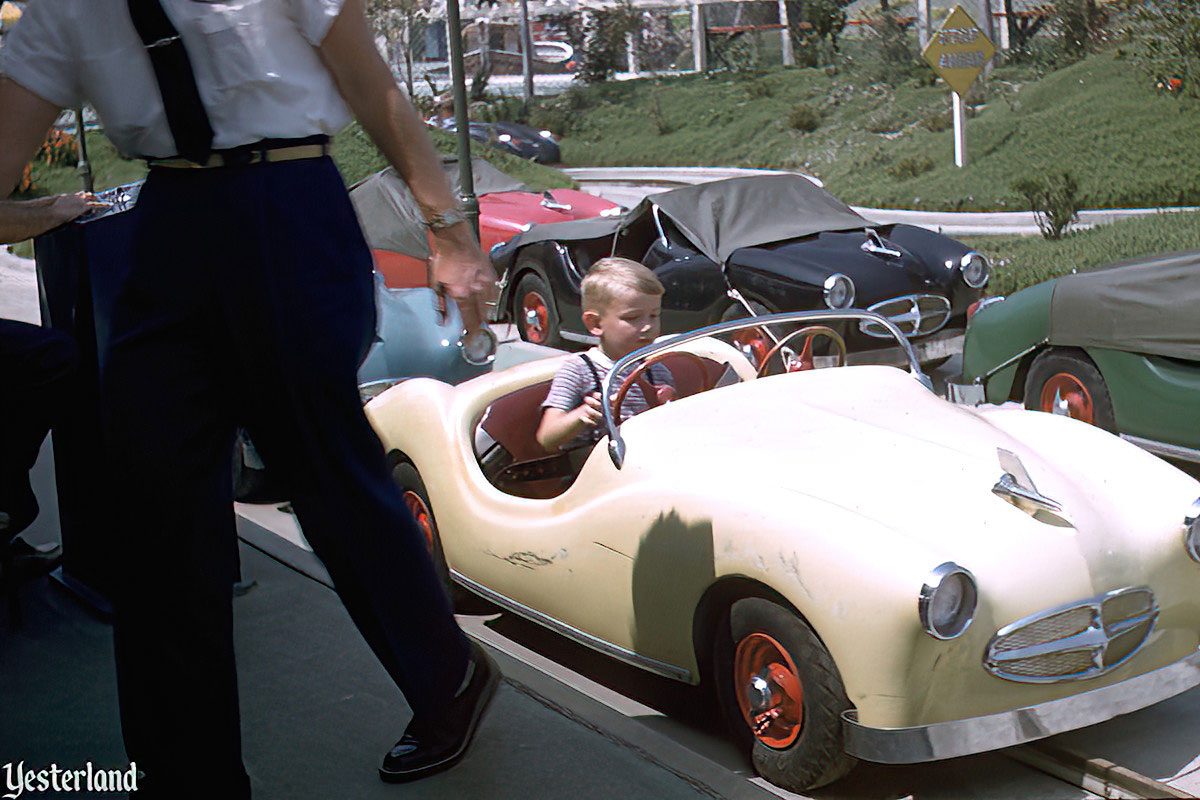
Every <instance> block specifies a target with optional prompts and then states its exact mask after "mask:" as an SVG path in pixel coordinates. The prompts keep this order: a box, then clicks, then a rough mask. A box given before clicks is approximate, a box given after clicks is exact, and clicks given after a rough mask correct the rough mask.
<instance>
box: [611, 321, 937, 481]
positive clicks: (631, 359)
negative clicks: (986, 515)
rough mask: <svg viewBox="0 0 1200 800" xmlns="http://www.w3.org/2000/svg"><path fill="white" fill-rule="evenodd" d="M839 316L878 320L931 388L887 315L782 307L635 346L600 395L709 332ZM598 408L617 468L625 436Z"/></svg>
mask: <svg viewBox="0 0 1200 800" xmlns="http://www.w3.org/2000/svg"><path fill="white" fill-rule="evenodd" d="M842 320H849V321H854V320H868V321H871V322H875V323H878V324H879V325H880V326H881V327H883V328H884V329H886V330H887V331H888V332H889V333H890V334H891V335H892V337H893V338H894V339H895V340H896V342H897V343H898V344H899V346H900V349H901V351H902V352H903V353H904V355H905V357H907V359H908V371H909V373H910V374H912V376H913V377H914V378H915V379H916V380H917V381H918V382H919V383H920V384H921V385H922V386H924V387H925V388H926V389H928V390H929V391H931V392H932V391H933V381H932V380H930V378H929V376H928V375H926V374H925V373H924V371H922V369H921V365H920V363H919V362H918V361H917V353H916V351H915V350H914V349H913V346H912V343H910V342H909V341H908V339H907V338H906V337H905V336H904V334H903V333H901V332H900V329H899V328H898V327H896V325H895V324H894V323H893V322H892V321H891V320H889V319H887V318H886V317H883V316H880V315H879V314H876V313H873V312H871V311H863V310H860V309H856V308H849V309H845V310H838V311H785V312H782V313H779V314H764V315H762V316H756V317H746V318H742V319H735V320H730V321H728V322H720V323H717V324H716V325H709V326H707V327H704V328H697V329H696V330H694V331H689V332H687V333H681V334H679V335H678V336H672V337H670V338H667V339H660V340H658V341H656V342H653V343H651V344H648V345H646V346H645V347H642V348H639V349H637V350H634V351H633V352H632V353H629V354H628V355H626V356H624V357H622V358H620V359H618V360H617V362H616V363H615V364H613V367H612V369H611V370H609V372H608V374H607V375H606V376H604V380H603V381H602V384H603V387H602V391H601V392H600V396H601V397H612V396H613V383H614V381H615V378H616V376H617V375H624V373H625V371H626V368H628V367H629V366H630V365H632V364H634V363H636V362H640V361H643V360H644V359H647V358H650V357H651V356H654V355H657V354H659V353H667V352H670V351H671V350H674V349H676V348H677V347H679V346H680V345H682V344H686V343H688V342H693V341H696V340H697V339H705V338H709V337H712V336H720V335H722V334H727V333H733V332H736V331H740V330H746V329H749V328H761V327H763V326H768V325H780V324H785V325H796V324H803V323H807V322H816V323H827V322H832V321H842ZM601 411H602V414H603V424H602V428H603V430H604V432H605V433H606V434H607V435H608V455H609V458H611V459H612V462H613V466H615V467H616V468H617V469H621V467H622V466H623V465H624V463H625V440H624V439H622V438H621V431H620V426H619V425H618V423H617V419H616V417H615V416H614V415H613V410H612V404H611V403H602V404H601Z"/></svg>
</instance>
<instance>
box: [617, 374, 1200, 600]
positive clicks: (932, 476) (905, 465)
mask: <svg viewBox="0 0 1200 800" xmlns="http://www.w3.org/2000/svg"><path fill="white" fill-rule="evenodd" d="M751 409H752V412H751V411H750V410H751ZM626 429H627V430H628V434H627V435H626V437H625V438H626V446H627V453H626V459H627V460H626V465H627V466H626V468H629V467H630V466H633V467H635V468H637V467H638V466H642V467H644V468H645V469H646V470H647V474H665V475H678V476H686V477H685V478H683V480H685V481H686V482H687V483H689V484H691V485H698V486H708V487H710V491H709V494H711V495H712V496H725V497H728V496H734V497H744V498H753V500H749V499H748V501H747V502H750V503H754V502H755V501H756V500H757V501H758V502H759V504H760V505H759V507H760V509H761V508H768V507H774V508H776V509H778V510H781V511H782V510H783V509H787V508H788V507H789V505H795V506H796V508H803V507H804V504H805V503H809V502H818V503H824V504H832V505H834V506H837V507H839V508H841V509H843V510H845V511H846V512H849V513H850V514H852V515H854V516H855V517H857V518H865V519H868V520H871V521H873V522H874V523H876V524H878V525H879V526H882V527H883V528H884V529H887V530H890V531H892V532H893V533H894V534H899V535H903V536H906V537H909V538H910V539H911V540H912V541H913V543H914V544H916V545H920V546H923V547H925V548H928V549H929V550H931V551H932V552H934V553H941V554H943V555H944V556H945V557H946V558H947V560H956V559H959V558H962V559H966V561H963V562H961V563H964V565H965V566H968V568H972V567H971V563H976V564H978V563H984V562H986V561H987V559H988V558H990V557H994V556H995V554H996V551H997V548H1003V549H1004V550H1005V551H1007V552H1012V550H1011V548H1013V547H1017V548H1020V547H1027V548H1029V550H1028V552H1029V553H1038V552H1042V551H1044V550H1045V547H1044V546H1043V545H1044V543H1046V542H1050V541H1054V542H1057V543H1058V544H1059V545H1063V543H1064V541H1065V540H1067V539H1072V540H1074V544H1069V545H1067V546H1068V549H1071V550H1072V551H1073V552H1075V553H1076V554H1078V552H1079V550H1083V551H1085V559H1086V561H1087V562H1088V565H1089V566H1088V569H1089V572H1092V573H1093V577H1094V578H1096V579H1098V582H1099V583H1101V584H1103V583H1104V582H1105V580H1104V579H1105V578H1106V577H1108V578H1112V579H1113V580H1115V579H1116V578H1115V576H1119V575H1123V574H1125V572H1126V571H1127V570H1126V567H1127V565H1126V564H1123V563H1122V560H1123V559H1127V558H1129V557H1130V553H1137V552H1141V551H1143V550H1144V549H1145V547H1146V545H1145V543H1144V542H1143V543H1142V544H1138V543H1137V542H1136V539H1137V537H1138V536H1140V535H1143V534H1144V533H1145V531H1146V529H1147V522H1148V521H1150V518H1152V517H1155V515H1158V517H1157V518H1158V521H1159V522H1160V523H1161V524H1162V526H1163V527H1162V529H1163V530H1166V529H1171V530H1174V531H1176V532H1177V531H1178V529H1179V523H1180V522H1181V521H1182V518H1183V516H1182V515H1183V513H1184V511H1185V510H1186V508H1187V505H1188V504H1189V503H1190V502H1191V501H1192V500H1194V499H1195V497H1196V496H1197V494H1200V492H1198V491H1197V489H1200V485H1197V484H1196V482H1195V481H1193V480H1192V479H1191V478H1188V477H1187V476H1186V475H1184V474H1183V473H1181V472H1179V471H1178V470H1175V469H1173V468H1171V467H1169V466H1168V465H1166V464H1163V463H1162V462H1160V461H1158V460H1157V459H1155V458H1154V457H1153V456H1150V455H1149V454H1146V453H1143V452H1142V451H1140V450H1138V449H1137V448H1135V447H1133V446H1132V445H1128V444H1126V443H1124V442H1121V441H1120V440H1119V439H1117V438H1116V437H1114V436H1111V435H1109V434H1107V433H1104V432H1103V431H1099V430H1098V429H1095V428H1093V427H1091V426H1087V425H1083V424H1081V423H1076V422H1074V421H1073V420H1067V419H1065V418H1061V417H1054V416H1052V415H1047V414H1039V413H1036V412H1026V411H999V412H989V413H980V412H978V411H976V410H974V409H970V408H966V407H963V406H955V405H951V404H949V403H947V402H945V401H944V400H941V399H940V398H938V397H936V396H935V395H933V394H932V393H931V392H929V391H928V390H926V389H925V388H923V387H922V386H920V385H919V384H918V383H917V382H916V381H915V380H914V379H912V378H911V377H910V376H909V375H907V374H906V373H904V372H902V371H900V370H897V369H894V368H891V367H868V366H864V367H846V368H842V369H828V370H817V371H813V372H802V373H793V374H790V375H781V376H775V377H771V378H767V379H764V380H759V381H751V382H748V383H744V384H739V385H736V386H731V387H726V388H723V389H719V390H715V391H711V392H707V393H704V394H701V395H696V396H693V397H690V398H685V399H684V400H680V401H678V402H677V403H674V404H670V405H667V406H665V407H663V408H661V409H655V410H652V411H650V412H646V413H645V414H642V415H640V416H639V417H635V418H634V419H632V420H630V421H628V422H626V423H625V425H624V426H623V428H622V430H623V431H624V430H626ZM1033 442H1036V447H1035V446H1034V445H1033ZM1000 450H1005V451H1008V452H1009V453H1012V454H1013V455H1014V456H1015V457H1016V458H1017V459H1019V461H1020V464H1021V465H1022V466H1023V468H1024V469H1025V470H1026V471H1027V473H1028V475H1029V478H1031V479H1032V481H1033V483H1034V484H1035V485H1036V489H1037V490H1038V491H1039V492H1041V493H1042V494H1043V495H1045V496H1047V497H1049V498H1051V499H1053V500H1054V501H1056V502H1058V503H1059V504H1061V506H1062V508H1063V512H1062V516H1063V517H1065V519H1066V520H1067V521H1069V522H1070V523H1071V524H1073V526H1074V527H1065V526H1062V525H1056V524H1048V523H1047V522H1043V521H1039V520H1037V519H1035V518H1034V517H1033V516H1032V515H1031V513H1029V512H1027V511H1024V510H1021V509H1019V508H1017V507H1016V506H1014V505H1013V504H1011V503H1010V502H1008V501H1006V500H1005V499H1003V498H1002V497H1000V496H998V495H996V494H994V493H993V491H992V490H993V487H994V486H995V485H996V483H997V481H998V480H999V479H1000V478H1001V476H1002V475H1003V474H1004V472H1005V471H1006V468H1005V467H1004V466H1002V462H1001V456H1000V454H999V451H1000ZM1009 463H1010V464H1011V462H1009ZM1009 468H1010V469H1011V467H1009ZM798 496H802V497H798ZM789 497H790V498H793V499H794V500H795V502H794V503H793V502H792V501H790V500H789V499H788V498H789ZM1156 498H1158V499H1159V500H1160V502H1156V501H1155V499H1156ZM791 513H792V515H793V516H792V519H794V518H795V517H794V514H795V510H793V511H792V512H791ZM1172 525H1174V528H1172V527H1171V526H1172ZM1076 533H1078V534H1080V535H1078V536H1076ZM968 561H969V562H971V563H967V562H968Z"/></svg>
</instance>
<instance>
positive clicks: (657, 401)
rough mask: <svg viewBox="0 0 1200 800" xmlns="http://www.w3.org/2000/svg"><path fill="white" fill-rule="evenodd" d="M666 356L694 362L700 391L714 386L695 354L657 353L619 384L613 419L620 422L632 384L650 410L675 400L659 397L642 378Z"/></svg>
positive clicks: (700, 360) (714, 381) (613, 408)
mask: <svg viewBox="0 0 1200 800" xmlns="http://www.w3.org/2000/svg"><path fill="white" fill-rule="evenodd" d="M668 356H683V357H684V358H687V359H690V360H691V361H694V362H695V364H696V368H697V369H699V370H700V381H701V384H700V391H702V392H707V391H708V390H709V389H711V388H713V386H715V385H716V383H717V382H716V380H715V379H712V378H710V377H709V374H708V369H707V367H706V365H705V363H704V359H703V358H701V357H700V356H698V355H696V354H695V353H689V352H688V351H686V350H674V351H672V352H670V353H659V354H658V355H654V356H650V358H647V359H646V360H645V361H643V362H642V363H641V364H639V365H638V367H637V369H635V370H634V371H633V372H631V373H629V375H627V376H626V377H625V380H623V381H622V382H621V388H620V389H618V390H617V394H616V397H614V398H613V401H612V406H611V409H612V416H613V419H615V420H617V421H620V419H621V404H622V403H624V402H625V395H626V394H628V393H629V389H630V388H631V387H632V386H633V385H634V383H637V384H638V386H640V387H641V390H642V397H644V398H646V404H647V405H649V406H650V407H651V408H654V407H655V406H659V405H662V404H663V403H664V402H669V401H670V400H674V399H675V398H674V397H659V395H658V391H657V390H656V389H655V387H654V386H653V384H651V383H650V381H648V380H646V379H645V378H643V377H642V375H643V374H644V373H645V372H646V370H648V369H650V367H652V366H654V365H655V364H657V363H659V362H660V361H663V360H664V359H666V358H667V357H668Z"/></svg>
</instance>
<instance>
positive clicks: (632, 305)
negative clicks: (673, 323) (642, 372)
mask: <svg viewBox="0 0 1200 800" xmlns="http://www.w3.org/2000/svg"><path fill="white" fill-rule="evenodd" d="M661 313H662V297H660V296H659V295H654V294H642V293H641V292H635V291H632V290H626V291H623V292H620V293H618V294H617V296H616V297H614V298H613V299H612V302H610V303H609V304H608V307H607V308H605V309H604V310H603V311H584V312H583V324H584V325H586V326H587V329H588V330H589V331H590V332H591V333H592V335H593V336H599V337H600V349H601V350H603V351H604V354H605V355H607V356H608V357H609V358H611V359H614V360H616V359H618V358H621V357H622V356H626V355H629V354H630V353H632V352H633V351H634V350H637V349H638V348H639V347H645V346H646V345H648V344H650V343H651V342H653V341H654V340H655V339H657V338H658V332H659V315H660V314H661Z"/></svg>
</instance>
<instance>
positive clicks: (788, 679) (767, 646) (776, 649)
mask: <svg viewBox="0 0 1200 800" xmlns="http://www.w3.org/2000/svg"><path fill="white" fill-rule="evenodd" d="M733 680H734V688H735V689H736V691H737V701H738V708H740V709H741V712H742V718H743V719H744V720H745V721H746V724H747V725H748V726H749V727H750V730H751V731H752V732H753V733H754V736H755V738H756V739H758V741H760V742H762V743H763V744H765V745H766V746H767V747H771V748H774V749H776V750H780V749H783V748H785V747H790V746H791V745H792V744H793V743H794V742H795V741H796V739H797V737H799V736H800V728H801V727H802V726H803V724H804V684H803V682H802V681H801V680H800V672H799V670H797V669H796V664H795V662H794V661H792V657H791V656H790V655H788V652H787V650H786V649H785V648H784V647H783V646H782V645H781V644H779V642H777V641H775V639H773V638H772V637H770V636H768V635H767V634H765V633H752V634H750V635H749V636H747V637H745V638H744V639H742V640H741V641H740V642H738V646H737V651H736V652H735V653H734V656H733Z"/></svg>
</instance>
